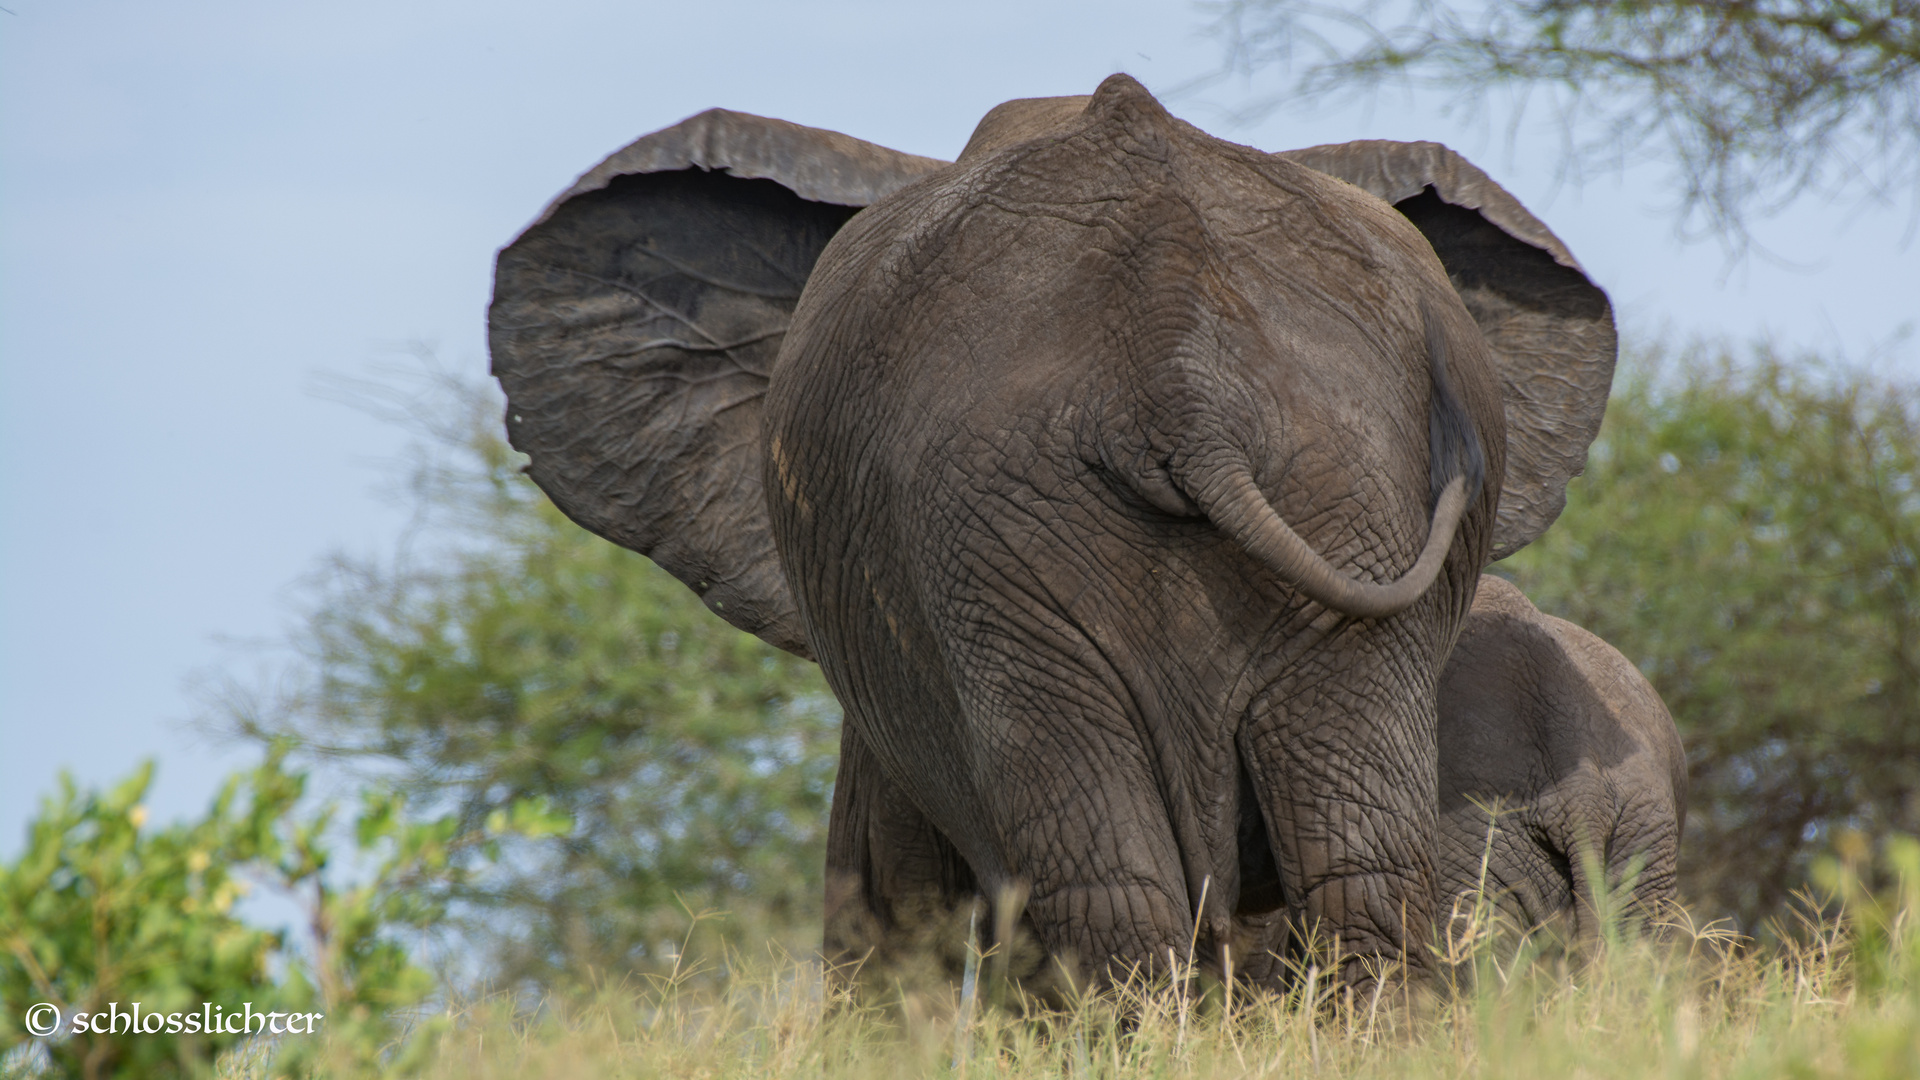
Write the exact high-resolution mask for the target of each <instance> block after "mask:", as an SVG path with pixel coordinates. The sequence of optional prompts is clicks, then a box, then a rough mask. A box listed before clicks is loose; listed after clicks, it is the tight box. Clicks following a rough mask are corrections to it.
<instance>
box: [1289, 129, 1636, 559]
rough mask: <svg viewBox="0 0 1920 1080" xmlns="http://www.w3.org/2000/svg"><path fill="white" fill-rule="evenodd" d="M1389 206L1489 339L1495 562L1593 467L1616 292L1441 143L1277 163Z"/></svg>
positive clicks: (1328, 150)
mask: <svg viewBox="0 0 1920 1080" xmlns="http://www.w3.org/2000/svg"><path fill="white" fill-rule="evenodd" d="M1277 156H1279V157H1282V158H1285V159H1287V160H1289V161H1292V162H1294V163H1296V164H1300V165H1304V166H1306V167H1308V168H1311V169H1314V170H1316V171H1319V172H1322V173H1326V174H1328V175H1330V176H1334V177H1337V178H1339V179H1341V180H1345V181H1347V182H1348V183H1350V184H1353V185H1355V186H1356V187H1359V188H1361V189H1362V190H1364V191H1367V192H1368V193H1370V194H1372V195H1374V196H1376V197H1378V198H1380V199H1383V200H1385V201H1386V202H1388V203H1391V204H1392V205H1393V207H1394V208H1395V209H1396V210H1398V211H1400V213H1401V214H1403V215H1404V216H1405V217H1406V218H1407V219H1408V220H1410V221H1411V222H1413V224H1414V225H1415V226H1416V227H1418V228H1419V229H1420V231H1421V233H1422V234H1423V235H1425V236H1426V238H1427V242H1428V243H1429V244H1431V245H1432V247H1433V249H1434V253H1435V254H1436V255H1438V256H1439V258H1440V263H1441V265H1442V266H1443V267H1444V268H1445V269H1446V271H1447V276H1448V278H1449V280H1450V281H1451V282H1452V283H1453V287H1454V290H1455V292H1457V293H1458V294H1459V295H1460V299H1461V300H1462V301H1463V302H1464V303H1465V305H1466V308H1467V310H1468V312H1469V313H1471V314H1472V316H1473V319H1474V322H1475V323H1476V324H1478V326H1479V327H1480V332H1481V334H1482V336H1483V337H1485V338H1486V341H1487V345H1488V347H1489V349H1490V350H1491V352H1492V354H1493V358H1494V363H1495V366H1496V367H1497V368H1498V375H1499V381H1500V393H1501V399H1502V402H1503V404H1504V406H1505V410H1506V419H1507V470H1506V480H1505V482H1504V483H1503V484H1502V486H1501V490H1500V510H1499V515H1498V517H1497V519H1496V522H1495V526H1494V537H1493V551H1492V558H1494V559H1503V558H1505V557H1507V556H1508V555H1511V554H1513V553H1514V552H1516V551H1518V550H1520V549H1521V548H1523V547H1525V546H1526V545H1527V544H1529V543H1531V542H1532V541H1534V540H1535V539H1537V538H1538V537H1539V536H1540V535H1541V534H1542V533H1544V532H1546V530H1547V528H1548V527H1549V526H1551V525H1552V524H1553V522H1554V520H1555V519H1556V518H1558V517H1559V516H1560V511H1561V510H1562V509H1563V508H1564V507H1565V505H1566V487H1567V482H1568V481H1569V480H1571V479H1572V478H1573V477H1575V476H1577V475H1579V474H1580V473H1581V472H1583V471H1584V470H1585V469H1586V461H1587V447H1588V446H1589V445H1591V444H1592V442H1593V440H1594V437H1595V436H1597V435H1598V434H1599V432H1600V421H1601V419H1602V417H1603V416H1604V415H1605V412H1606V403H1607V394H1608V392H1609V391H1610V389H1611V388H1612V385H1613V369H1614V362H1615V360H1616V358H1617V356H1618V352H1619V344H1618V335H1617V333H1616V331H1615V328H1614V322H1613V308H1612V305H1611V303H1609V301H1608V300H1607V294H1606V293H1605V292H1604V291H1602V290H1601V289H1600V287H1599V286H1597V285H1595V284H1594V283H1593V282H1592V281H1591V280H1590V279H1589V278H1588V277H1587V274H1586V271H1585V270H1584V269H1583V268H1582V267H1581V266H1580V263H1579V261H1578V260H1576V259H1575V258H1574V257H1573V253H1572V252H1570V251H1568V250H1567V247H1566V245H1565V244H1564V243H1562V242H1561V241H1560V238H1559V237H1557V236H1555V235H1554V234H1553V232H1552V230H1550V229H1548V228H1547V227H1546V225H1545V224H1543V223H1542V222H1541V221H1540V219H1538V218H1536V217H1534V216H1533V214H1532V213H1530V212H1529V211H1528V210H1527V208H1526V207H1525V206H1522V205H1521V204H1520V201H1519V200H1518V199H1516V198H1514V197H1513V196H1512V195H1511V194H1510V193H1508V192H1507V191H1506V189H1504V188H1502V187H1501V186H1500V185H1499V184H1497V183H1495V182H1494V181H1493V180H1492V179H1491V178H1489V177H1488V176H1487V174H1486V173H1485V172H1482V171H1481V170H1480V169H1479V168H1477V167H1476V166H1475V165H1474V164H1473V163H1472V162H1470V161H1468V160H1467V159H1465V158H1463V157H1461V156H1460V155H1459V154H1456V153H1454V152H1453V151H1452V150H1449V149H1448V148H1446V147H1445V146H1442V145H1441V144H1439V143H1433V142H1391V141H1387V140H1362V141H1357V142H1350V143H1340V144H1336V145H1329V146H1316V147H1311V148H1308V149H1305V150H1291V151H1287V152H1285V153H1282V154H1279V155H1277Z"/></svg>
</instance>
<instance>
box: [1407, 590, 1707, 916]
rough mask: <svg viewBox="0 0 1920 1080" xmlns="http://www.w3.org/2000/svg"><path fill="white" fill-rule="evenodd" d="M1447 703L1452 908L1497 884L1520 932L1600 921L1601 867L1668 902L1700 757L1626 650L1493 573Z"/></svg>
mask: <svg viewBox="0 0 1920 1080" xmlns="http://www.w3.org/2000/svg"><path fill="white" fill-rule="evenodd" d="M1439 704H1440V830H1439V836H1438V838H1437V843H1436V845H1435V848H1434V869H1435V870H1436V872H1437V873H1438V874H1439V877H1440V890H1441V893H1440V909H1441V914H1442V915H1443V916H1445V915H1446V914H1447V913H1448V912H1449V910H1450V908H1451V906H1452V903H1453V901H1454V899H1455V898H1456V897H1460V896H1462V895H1469V896H1471V895H1473V894H1475V893H1476V892H1478V891H1479V890H1481V889H1482V888H1484V890H1485V894H1486V896H1487V898H1488V899H1489V900H1490V901H1492V902H1493V903H1494V904H1495V905H1496V906H1497V907H1498V909H1499V910H1500V911H1501V912H1502V913H1503V914H1504V915H1505V916H1506V917H1507V920H1508V923H1509V925H1511V926H1513V927H1515V928H1517V929H1522V930H1524V929H1529V928H1532V927H1535V926H1538V925H1540V924H1542V923H1547V922H1550V921H1554V920H1557V919H1562V918H1570V919H1571V920H1572V922H1573V929H1574V930H1575V931H1576V932H1577V933H1591V932H1592V931H1593V930H1594V929H1595V927H1594V925H1593V919H1594V916H1595V909H1594V905H1593V891H1592V890H1593V886H1594V885H1595V884H1596V883H1595V882H1591V881H1589V880H1588V877H1589V873H1590V870H1592V869H1599V870H1600V871H1602V872H1603V873H1604V874H1605V875H1606V878H1607V881H1606V883H1605V884H1606V887H1607V888H1608V889H1609V890H1618V889H1619V888H1621V887H1622V886H1623V885H1624V884H1626V883H1628V882H1631V892H1630V893H1629V894H1626V895H1616V896H1615V897H1614V899H1615V901H1616V903H1624V902H1626V901H1629V900H1630V901H1632V902H1633V903H1634V904H1635V905H1637V906H1638V907H1639V908H1640V909H1641V910H1642V911H1643V912H1648V913H1656V912H1657V911H1658V910H1659V908H1660V907H1661V905H1663V904H1664V903H1666V902H1668V901H1671V900H1672V899H1673V896H1674V881H1675V867H1676V859H1677V857H1678V854H1679V847H1680V832H1681V828H1682V826H1683V825H1684V824H1685V821H1686V805H1687V804H1686V793H1687V762H1686V756H1685V754H1684V753H1683V752H1682V750H1681V747H1680V735H1679V732H1678V731H1677V730H1676V729H1675V728H1674V724H1673V717H1672V716H1671V715H1669V714H1668V712H1667V709H1666V706H1665V705H1664V704H1662V703H1661V701H1660V696H1659V694H1658V693H1657V692H1655V690H1654V689H1653V686H1652V685H1651V684H1650V683H1648V682H1647V679H1646V677H1645V676H1644V675H1642V674H1640V670H1639V669H1638V668H1636V667H1634V666H1633V663H1632V662H1631V661H1629V660H1628V659H1627V658H1626V657H1624V656H1622V655H1620V652H1619V651H1618V650H1617V649H1615V648H1614V647H1613V646H1611V645H1608V644H1607V643H1606V642H1604V641H1602V640H1600V639H1599V638H1597V637H1595V636H1594V635H1592V634H1590V633H1588V632H1587V631H1585V630H1583V629H1581V628H1580V627H1578V626H1575V625H1574V624H1572V623H1570V622H1567V621H1566V620H1564V619H1557V618H1554V617H1553V616H1550V615H1544V614H1542V613H1541V612H1540V611H1539V610H1538V609H1536V608H1535V607H1534V606H1533V604H1532V603H1530V602H1529V601H1528V600H1527V598H1526V596H1525V595H1523V594H1522V593H1521V592H1520V590H1519V589H1516V588H1514V587H1513V585H1511V584H1509V583H1508V582H1506V581H1503V580H1501V579H1500V578H1496V577H1492V576H1487V577H1483V578H1481V579H1480V589H1479V592H1478V594H1477V595H1476V596H1475V597H1474V601H1473V610H1472V611H1471V612H1470V613H1469V614H1468V615H1467V622H1466V626H1465V627H1464V628H1463V629H1462V630H1461V633H1460V642H1459V644H1458V645H1456V646H1455V647H1454V652H1453V656H1452V658H1451V659H1450V660H1449V661H1448V663H1447V666H1446V669H1445V670H1444V671H1443V672H1442V674H1441V676H1440V699H1439ZM1495 809H1497V810H1498V811H1499V816H1498V818H1497V819H1496V820H1491V821H1490V819H1489V813H1488V811H1489V810H1495ZM1490 826H1491V829H1490ZM1483 863H1484V866H1485V876H1484V880H1483V878H1482V865H1483Z"/></svg>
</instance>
